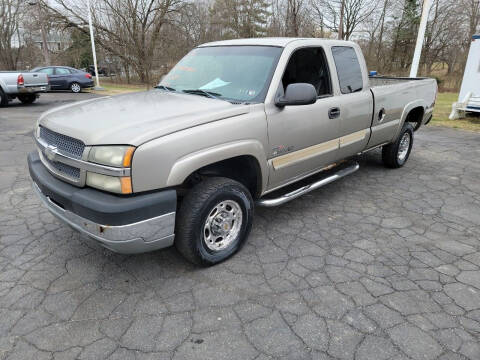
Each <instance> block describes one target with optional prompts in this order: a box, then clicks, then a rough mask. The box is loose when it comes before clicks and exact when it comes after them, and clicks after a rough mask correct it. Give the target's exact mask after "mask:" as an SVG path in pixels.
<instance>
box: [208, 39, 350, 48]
mask: <svg viewBox="0 0 480 360" xmlns="http://www.w3.org/2000/svg"><path fill="white" fill-rule="evenodd" d="M302 40H304V41H308V40H314V41H316V42H329V43H337V44H340V43H342V44H344V45H345V44H346V43H350V42H349V41H344V40H332V39H322V38H293V37H270V38H250V39H234V40H222V41H214V42H209V43H205V44H202V45H200V46H199V47H204V46H233V45H260V46H278V47H286V46H287V45H288V44H290V43H292V42H294V41H302Z"/></svg>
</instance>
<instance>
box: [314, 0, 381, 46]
mask: <svg viewBox="0 0 480 360" xmlns="http://www.w3.org/2000/svg"><path fill="white" fill-rule="evenodd" d="M378 2H379V0H313V7H314V8H316V9H317V11H316V13H319V12H321V13H322V14H323V15H324V23H325V25H326V26H327V27H328V28H329V29H330V30H331V31H334V32H336V33H337V34H338V38H339V39H345V40H349V39H350V37H351V36H352V34H353V33H354V32H355V30H356V29H357V28H358V26H359V25H360V24H362V23H363V22H365V21H366V20H367V19H368V18H369V17H370V16H371V14H372V13H373V11H374V10H375V9H376V7H377V4H378ZM320 9H321V10H320Z"/></svg>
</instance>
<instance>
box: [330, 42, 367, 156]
mask: <svg viewBox="0 0 480 360" xmlns="http://www.w3.org/2000/svg"><path fill="white" fill-rule="evenodd" d="M331 51H332V56H333V60H334V62H335V68H336V74H337V80H338V89H339V94H338V96H336V99H337V101H338V102H337V103H338V106H339V108H340V119H339V121H340V134H339V140H340V141H339V146H340V148H339V152H338V156H339V159H343V158H346V157H349V156H351V155H355V154H357V153H359V152H361V151H362V150H364V149H365V147H366V146H367V144H368V140H369V139H370V131H371V130H370V126H371V124H372V113H373V96H372V94H371V92H370V88H369V86H368V76H367V74H366V65H365V62H364V59H363V55H362V53H361V50H360V48H358V47H354V46H353V45H350V44H349V43H348V44H346V45H345V46H343V45H342V46H332V47H331ZM362 69H363V70H362Z"/></svg>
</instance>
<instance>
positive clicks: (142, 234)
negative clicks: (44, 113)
mask: <svg viewBox="0 0 480 360" xmlns="http://www.w3.org/2000/svg"><path fill="white" fill-rule="evenodd" d="M28 168H29V171H30V176H31V177H32V180H33V187H34V190H35V192H36V193H37V195H38V196H39V197H40V199H41V200H42V202H43V204H44V205H45V206H46V207H47V209H48V210H49V211H50V212H51V213H52V214H53V215H55V216H56V217H58V218H59V219H60V220H62V221H63V222H65V223H67V224H68V225H70V226H71V227H72V228H74V229H75V230H77V231H79V232H81V233H82V234H85V235H87V236H89V237H90V238H93V239H95V240H97V241H98V242H99V243H100V244H101V245H102V246H104V247H106V248H108V249H110V250H112V251H115V252H119V253H123V254H135V253H142V252H148V251H153V250H157V249H162V248H165V247H168V246H170V245H172V244H173V240H174V237H175V235H174V229H175V211H176V205H177V196H176V192H175V190H165V191H160V192H154V193H149V194H140V195H132V196H128V197H125V196H117V195H112V194H108V193H105V192H102V191H98V190H94V189H91V188H78V187H76V186H74V185H70V184H67V183H65V182H63V181H60V180H58V179H57V178H55V177H54V176H53V175H51V174H50V173H49V172H48V170H47V169H46V168H45V166H44V165H43V164H42V162H41V160H40V157H39V156H38V153H36V152H34V153H31V154H29V156H28Z"/></svg>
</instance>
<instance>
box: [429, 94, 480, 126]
mask: <svg viewBox="0 0 480 360" xmlns="http://www.w3.org/2000/svg"><path fill="white" fill-rule="evenodd" d="M457 100H458V94H457V93H451V92H446V93H439V94H438V98H437V103H436V104H435V109H434V111H433V119H432V122H431V123H430V124H432V125H437V126H446V127H451V128H455V129H462V130H469V131H476V132H480V117H479V116H475V115H469V116H467V117H466V118H464V119H458V120H450V119H449V118H448V116H449V115H450V113H451V111H452V104H453V103H454V102H456V101H457Z"/></svg>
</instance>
